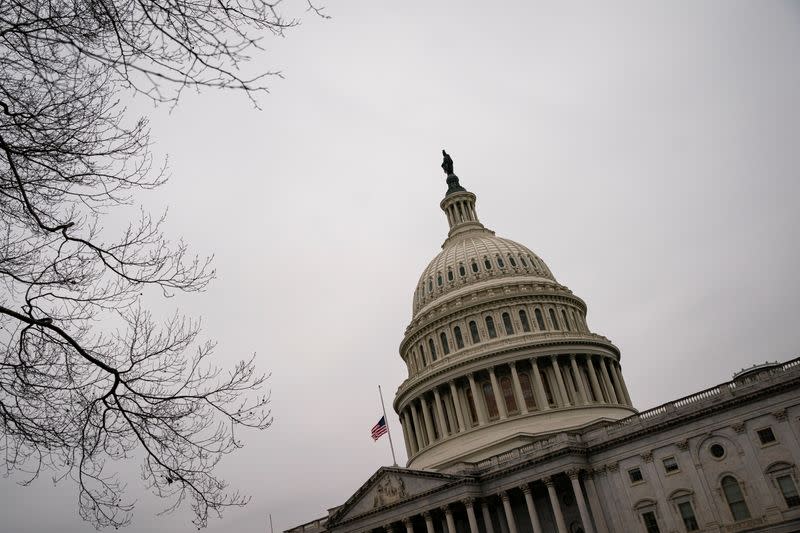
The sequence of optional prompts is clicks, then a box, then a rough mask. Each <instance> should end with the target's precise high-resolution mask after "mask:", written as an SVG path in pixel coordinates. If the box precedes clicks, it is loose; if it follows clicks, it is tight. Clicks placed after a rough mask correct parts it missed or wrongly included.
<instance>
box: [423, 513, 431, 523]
mask: <svg viewBox="0 0 800 533" xmlns="http://www.w3.org/2000/svg"><path fill="white" fill-rule="evenodd" d="M422 518H424V519H425V520H426V521H427V520H433V515H431V512H430V511H422Z"/></svg>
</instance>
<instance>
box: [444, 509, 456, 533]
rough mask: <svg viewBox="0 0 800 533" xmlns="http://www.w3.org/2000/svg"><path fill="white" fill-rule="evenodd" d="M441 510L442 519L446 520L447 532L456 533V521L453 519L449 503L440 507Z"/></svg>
mask: <svg viewBox="0 0 800 533" xmlns="http://www.w3.org/2000/svg"><path fill="white" fill-rule="evenodd" d="M442 511H444V519H445V521H446V522H447V531H448V533H456V522H455V520H453V511H452V509H450V506H449V505H445V506H443V507H442Z"/></svg>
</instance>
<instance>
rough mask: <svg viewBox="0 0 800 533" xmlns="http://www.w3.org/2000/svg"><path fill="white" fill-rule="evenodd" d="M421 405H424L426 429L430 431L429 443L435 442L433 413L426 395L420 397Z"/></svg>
mask: <svg viewBox="0 0 800 533" xmlns="http://www.w3.org/2000/svg"><path fill="white" fill-rule="evenodd" d="M419 402H420V407H422V418H423V419H424V420H425V431H426V432H427V433H428V445H430V444H433V441H434V439H435V438H436V437H435V436H436V434H435V433H434V432H433V424H432V423H431V415H430V413H429V412H428V401H427V400H426V399H425V396H420V397H419Z"/></svg>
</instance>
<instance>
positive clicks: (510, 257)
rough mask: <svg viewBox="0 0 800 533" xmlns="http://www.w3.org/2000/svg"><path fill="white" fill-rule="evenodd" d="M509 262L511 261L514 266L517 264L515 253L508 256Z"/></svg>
mask: <svg viewBox="0 0 800 533" xmlns="http://www.w3.org/2000/svg"><path fill="white" fill-rule="evenodd" d="M508 262H509V263H511V266H512V267H515V266H517V262H516V261H515V260H514V256H513V255H509V256H508Z"/></svg>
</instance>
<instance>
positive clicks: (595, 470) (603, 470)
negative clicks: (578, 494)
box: [589, 465, 606, 477]
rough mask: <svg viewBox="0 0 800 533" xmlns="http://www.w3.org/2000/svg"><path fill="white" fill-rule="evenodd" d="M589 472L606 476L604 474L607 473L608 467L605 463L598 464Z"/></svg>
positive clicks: (595, 475) (597, 475) (594, 475)
mask: <svg viewBox="0 0 800 533" xmlns="http://www.w3.org/2000/svg"><path fill="white" fill-rule="evenodd" d="M589 473H590V474H591V475H592V477H599V476H604V475H606V467H605V465H600V466H597V467H595V468H592V469H591V470H590V471H589Z"/></svg>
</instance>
